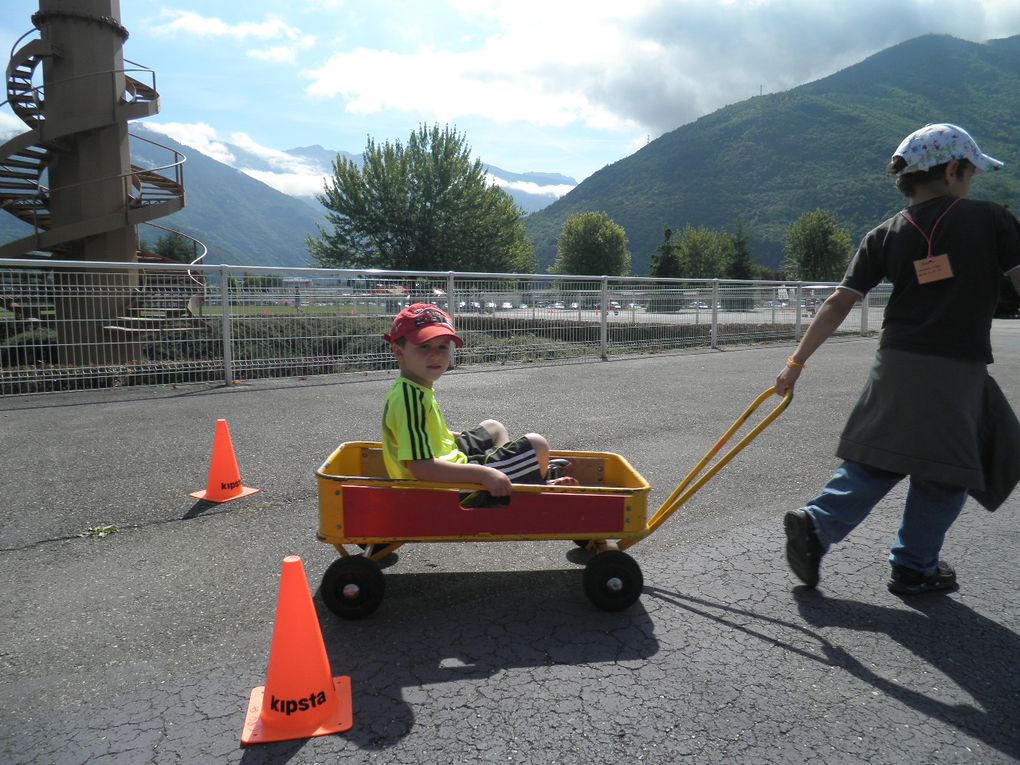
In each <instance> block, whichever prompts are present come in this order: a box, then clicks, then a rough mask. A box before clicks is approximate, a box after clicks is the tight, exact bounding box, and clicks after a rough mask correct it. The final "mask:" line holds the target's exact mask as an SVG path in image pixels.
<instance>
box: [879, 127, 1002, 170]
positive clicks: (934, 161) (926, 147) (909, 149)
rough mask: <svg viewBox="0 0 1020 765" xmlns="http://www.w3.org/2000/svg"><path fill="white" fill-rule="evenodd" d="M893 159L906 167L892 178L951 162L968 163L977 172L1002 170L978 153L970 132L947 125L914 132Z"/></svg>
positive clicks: (999, 163) (998, 165)
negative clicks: (903, 163)
mask: <svg viewBox="0 0 1020 765" xmlns="http://www.w3.org/2000/svg"><path fill="white" fill-rule="evenodd" d="M896 157H903V159H905V160H906V161H907V166H906V167H904V168H903V169H902V170H900V171H899V172H898V173H896V175H906V174H907V173H916V172H919V171H921V170H930V169H931V168H933V167H936V166H938V165H944V164H945V163H946V162H949V161H951V160H954V159H966V160H970V162H971V164H973V165H974V167H976V168H977V172H979V173H983V172H984V171H985V170H998V169H1000V168H1001V167H1002V162H1000V161H999V160H997V159H994V158H993V157H989V156H988V155H987V154H984V153H982V151H981V149H979V148H978V145H977V143H976V142H975V141H974V139H973V138H971V137H970V133H968V132H967V131H966V130H964V129H963V128H962V127H957V126H956V125H950V124H949V123H947V122H940V123H939V124H937V125H925V126H924V127H923V128H921V129H920V130H915V131H914V132H913V133H911V134H910V135H908V136H907V137H906V138H904V139H903V142H902V143H900V145H899V147H898V148H897V149H896V151H895V152H893V158H896Z"/></svg>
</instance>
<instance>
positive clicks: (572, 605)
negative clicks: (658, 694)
mask: <svg viewBox="0 0 1020 765" xmlns="http://www.w3.org/2000/svg"><path fill="white" fill-rule="evenodd" d="M315 602H316V608H317V609H318V611H319V621H320V623H321V624H322V628H323V639H324V641H325V643H326V650H327V652H328V653H329V655H330V664H331V667H332V669H333V673H334V674H336V675H350V676H351V684H352V689H353V699H354V728H353V729H352V730H351V731H350V732H349V733H347V734H345V736H346V737H347V738H348V739H349V740H350V741H351V743H353V744H355V745H356V746H357V747H358V748H360V749H363V750H381V749H386V748H388V747H391V746H394V745H395V744H397V743H398V742H399V741H400V740H401V739H402V738H404V736H406V735H407V734H408V733H410V731H411V730H412V729H413V726H414V722H415V717H414V707H416V706H422V705H432V706H433V707H438V709H435V708H434V709H432V710H431V711H430V713H429V716H430V718H431V719H435V720H441V719H442V718H443V716H444V714H448V715H453V716H464V715H470V714H471V711H470V710H471V704H472V699H473V698H474V693H475V688H474V686H473V685H472V684H471V683H470V682H468V683H467V684H465V682H464V681H472V680H475V679H479V680H481V679H486V678H491V677H493V676H495V675H499V674H501V673H504V672H507V671H508V670H512V672H509V673H508V684H507V686H506V689H505V691H504V693H505V698H502V699H497V700H495V701H496V702H497V703H499V704H501V705H503V706H505V707H506V712H507V714H513V715H528V714H529V710H528V706H527V705H528V703H529V702H528V698H527V695H526V694H525V693H523V692H522V690H521V689H522V687H523V685H525V684H528V681H527V678H525V679H523V680H522V679H521V677H520V673H519V672H516V670H522V669H523V670H527V669H528V668H533V667H534V668H539V667H541V668H547V667H557V666H564V665H565V666H578V667H581V666H582V665H584V669H582V670H581V671H582V673H588V672H590V673H596V672H597V671H598V670H597V669H595V668H592V667H591V666H588V665H596V664H600V663H610V664H612V663H616V662H627V661H639V662H641V661H644V660H647V659H648V658H650V657H651V656H653V655H655V654H656V653H657V651H658V649H659V643H658V641H657V640H656V638H655V636H654V634H653V625H652V621H651V619H650V618H649V616H648V614H647V612H646V611H645V610H644V608H642V607H641V605H640V602H639V603H638V604H636V605H635V606H632V607H631V608H630V609H628V610H626V611H624V612H621V613H606V612H604V611H598V610H596V609H595V607H594V606H593V605H592V604H591V603H590V602H589V601H588V600H587V598H586V597H585V595H584V590H583V587H582V572H581V571H580V570H574V571H570V570H567V571H563V570H560V571H555V570H553V571H549V570H547V571H524V572H494V573H435V574H431V573H425V574H387V575H386V599H385V600H384V601H383V604H382V605H381V606H380V608H379V610H378V611H376V612H375V613H374V614H373V615H372V616H370V617H369V618H367V619H364V620H360V621H346V620H343V619H341V618H339V617H337V616H335V615H334V614H332V613H331V612H330V611H328V610H327V609H326V608H325V606H323V605H322V602H321V600H320V599H319V596H318V593H316V598H315ZM509 675H512V676H513V677H509ZM493 701H494V700H493V699H491V698H490V699H489V703H493ZM265 748H267V749H271V748H272V747H265ZM294 751H296V749H295V750H293V751H291V750H290V749H288V748H286V747H284V748H282V750H281V752H280V753H279V756H280V757H283V758H287V757H289V756H293V752H294ZM288 752H290V754H288ZM259 761H260V760H257V759H252V760H249V759H248V758H246V759H245V762H246V763H247V762H259Z"/></svg>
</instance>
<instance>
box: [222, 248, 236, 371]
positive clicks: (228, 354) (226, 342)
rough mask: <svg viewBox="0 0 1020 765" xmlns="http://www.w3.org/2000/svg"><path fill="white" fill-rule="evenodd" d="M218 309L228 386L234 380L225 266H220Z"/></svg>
mask: <svg viewBox="0 0 1020 765" xmlns="http://www.w3.org/2000/svg"><path fill="white" fill-rule="evenodd" d="M219 271H220V309H221V310H222V312H223V318H222V319H221V321H220V331H221V334H222V335H223V384H224V385H227V386H229V385H230V384H231V383H232V382H233V380H234V355H233V335H232V333H231V329H230V285H229V284H228V276H227V267H226V266H222V265H221V266H220V268H219Z"/></svg>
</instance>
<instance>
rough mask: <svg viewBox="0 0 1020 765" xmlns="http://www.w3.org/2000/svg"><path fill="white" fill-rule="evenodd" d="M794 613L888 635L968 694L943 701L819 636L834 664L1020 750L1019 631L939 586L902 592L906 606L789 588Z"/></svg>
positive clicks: (998, 744) (1013, 753)
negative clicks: (967, 699)
mask: <svg viewBox="0 0 1020 765" xmlns="http://www.w3.org/2000/svg"><path fill="white" fill-rule="evenodd" d="M795 597H796V599H797V606H798V608H799V609H800V613H801V615H802V616H803V617H804V619H805V620H806V621H807V622H808V623H809V624H811V625H813V626H815V627H838V628H841V629H846V630H852V631H854V632H874V633H880V634H884V635H887V636H888V637H889V638H891V639H892V640H895V641H896V642H897V643H899V644H900V645H902V646H903V647H904V648H906V649H907V650H908V651H910V652H911V653H913V654H914V655H915V656H916V657H917V658H918V659H919V660H920V661H923V662H925V663H926V664H928V665H930V666H931V667H932V668H934V669H936V670H938V671H939V672H941V673H942V674H944V675H945V676H946V677H948V678H949V679H950V680H952V681H953V682H954V683H956V685H958V686H959V687H960V688H961V689H963V690H964V691H965V692H967V693H968V694H969V695H970V696H972V697H973V698H974V700H975V701H976V702H977V704H978V706H977V707H974V706H971V705H969V704H946V703H944V702H942V701H939V700H938V699H935V698H932V697H930V696H928V695H925V694H924V693H921V692H920V691H917V690H913V689H911V688H906V687H904V686H903V685H900V684H898V683H895V682H892V681H890V680H888V679H887V678H885V677H882V676H880V675H878V674H876V673H875V672H873V671H872V670H871V669H869V667H868V666H867V665H866V664H864V663H863V662H861V661H858V660H857V659H856V658H854V656H853V654H852V652H851V650H850V649H848V648H845V647H843V646H839V645H835V644H833V643H832V642H831V641H828V640H826V641H824V642H823V650H825V653H826V655H827V656H828V657H829V660H830V661H831V662H832V664H834V665H835V666H838V667H841V668H843V669H845V670H846V671H847V672H849V673H850V674H852V675H853V676H854V677H857V678H858V679H860V680H863V681H864V682H866V683H868V684H870V685H872V686H873V687H875V688H877V689H879V690H880V691H882V692H883V693H884V694H886V695H887V696H889V697H891V698H894V699H897V700H898V701H900V702H901V703H903V704H906V705H907V706H909V707H912V708H913V709H916V710H917V711H918V712H920V713H922V714H924V715H927V716H928V717H932V718H935V719H938V720H942V721H943V722H945V723H946V724H948V725H951V726H953V727H954V728H957V729H959V730H961V731H963V732H964V733H966V734H967V735H969V736H973V737H974V738H976V739H978V740H979V741H983V742H984V743H985V744H987V745H988V746H989V747H992V748H994V749H996V750H998V751H1000V752H1002V753H1003V754H1006V755H1009V756H1010V757H1013V758H1020V726H1018V724H1017V721H1018V720H1020V636H1018V635H1017V634H1016V633H1015V632H1013V631H1012V630H1010V629H1008V628H1006V627H1004V626H1002V625H1001V624H999V623H997V622H994V621H992V620H991V619H988V618H987V617H985V616H982V615H981V614H979V613H977V612H976V611H974V610H973V609H971V608H968V607H967V606H965V605H964V604H962V603H960V602H959V600H956V599H954V598H951V597H947V596H945V595H942V594H934V593H933V594H929V595H922V596H918V597H915V598H904V599H903V602H904V604H905V605H907V606H909V607H910V608H912V609H913V610H912V611H909V610H904V609H902V608H890V607H888V606H879V605H875V604H873V603H859V602H856V601H852V600H842V599H837V598H826V597H824V596H823V595H822V594H821V593H819V592H817V591H812V590H808V589H804V588H801V589H800V590H797V591H795Z"/></svg>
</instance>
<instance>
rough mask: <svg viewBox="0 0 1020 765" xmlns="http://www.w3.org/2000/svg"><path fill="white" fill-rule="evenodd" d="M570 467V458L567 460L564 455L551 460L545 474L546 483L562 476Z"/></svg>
mask: <svg viewBox="0 0 1020 765" xmlns="http://www.w3.org/2000/svg"><path fill="white" fill-rule="evenodd" d="M569 469H570V460H565V459H563V458H562V457H556V458H553V459H551V460H549V467H548V468H547V470H546V474H545V480H546V483H548V482H549V481H555V480H556V479H557V478H562V477H563V476H565V475H566V474H567V470H569Z"/></svg>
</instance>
